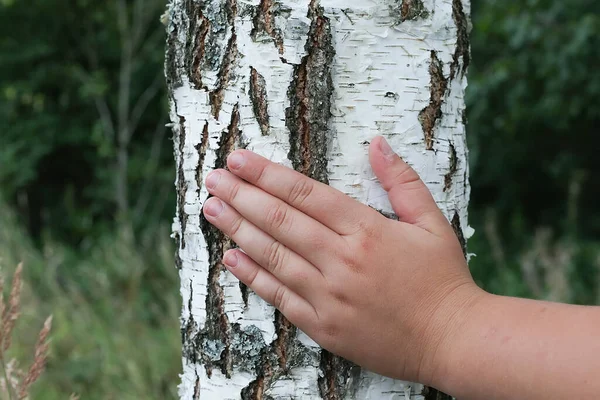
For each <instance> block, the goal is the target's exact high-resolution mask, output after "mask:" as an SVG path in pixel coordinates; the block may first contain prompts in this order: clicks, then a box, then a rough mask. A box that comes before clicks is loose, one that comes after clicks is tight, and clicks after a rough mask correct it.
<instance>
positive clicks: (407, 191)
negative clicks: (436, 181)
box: [369, 136, 448, 233]
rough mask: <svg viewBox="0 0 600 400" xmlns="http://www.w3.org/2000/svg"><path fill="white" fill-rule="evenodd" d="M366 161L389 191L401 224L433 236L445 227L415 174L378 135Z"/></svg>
mask: <svg viewBox="0 0 600 400" xmlns="http://www.w3.org/2000/svg"><path fill="white" fill-rule="evenodd" d="M369 159H370V161H371V167H372V168H373V172H375V175H376V176H377V178H378V179H379V181H380V182H381V185H382V186H383V188H384V189H385V191H386V192H388V197H389V199H390V202H391V203H392V207H393V209H394V212H395V213H396V215H397V216H398V217H399V218H400V220H401V221H402V222H406V223H409V224H413V225H417V226H418V227H420V228H423V229H425V230H427V231H429V232H432V233H436V232H439V231H440V230H441V229H445V228H442V227H446V226H447V225H448V221H447V220H446V217H444V215H443V214H442V212H441V211H440V209H439V208H438V206H437V205H436V204H435V201H434V200H433V196H432V195H431V192H429V189H428V188H427V186H425V184H424V183H423V181H422V180H421V178H419V175H418V174H417V172H416V171H415V170H414V169H412V168H411V167H410V166H409V165H408V164H407V163H405V162H404V161H402V159H401V158H400V157H399V156H398V155H397V154H396V153H394V151H393V150H392V148H391V147H390V145H389V144H388V142H387V141H386V140H385V139H384V138H383V137H381V136H378V137H376V138H375V139H373V141H372V142H371V146H370V148H369Z"/></svg>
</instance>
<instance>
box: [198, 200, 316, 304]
mask: <svg viewBox="0 0 600 400" xmlns="http://www.w3.org/2000/svg"><path fill="white" fill-rule="evenodd" d="M203 212H204V215H205V217H206V219H207V220H208V222H210V223H211V224H213V225H214V226H216V227H217V228H218V229H220V230H221V231H222V232H223V233H225V234H226V235H227V236H229V237H230V238H231V239H232V240H233V241H234V242H235V243H237V244H238V246H240V247H241V248H242V250H244V252H245V253H246V254H248V255H249V256H250V257H251V258H252V259H253V260H254V261H256V262H257V263H258V264H259V265H261V266H262V267H264V268H265V269H266V270H267V271H269V272H270V273H271V274H273V275H274V276H275V277H276V278H277V279H278V280H280V281H281V282H282V283H283V284H284V285H286V286H288V287H289V288H291V289H292V290H294V291H295V292H296V293H298V294H299V295H300V296H302V297H304V298H309V297H311V296H314V294H315V292H316V291H317V292H318V291H319V290H324V285H323V282H324V281H323V275H322V274H321V272H320V271H319V270H318V269H317V268H316V267H315V266H313V265H312V264H310V263H309V262H308V261H306V260H305V259H303V258H302V257H300V256H299V255H298V254H296V253H294V252H293V251H291V250H290V249H288V248H287V247H285V246H284V245H282V244H281V243H279V242H278V241H276V240H275V239H273V238H272V237H271V236H269V235H267V234H266V233H265V232H263V231H261V230H260V229H258V228H257V227H256V226H254V225H253V224H252V223H250V222H249V221H248V220H246V219H244V217H242V216H241V215H240V213H238V212H237V211H236V210H235V209H233V208H232V207H231V206H228V205H227V204H225V203H224V202H223V201H221V200H220V199H218V198H216V197H212V198H210V199H208V200H207V201H206V203H205V204H204V209H203Z"/></svg>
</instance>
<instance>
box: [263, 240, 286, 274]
mask: <svg viewBox="0 0 600 400" xmlns="http://www.w3.org/2000/svg"><path fill="white" fill-rule="evenodd" d="M284 253H285V252H284V250H283V245H282V244H281V243H279V242H277V241H273V242H272V243H271V244H270V245H269V246H268V247H267V249H266V254H265V260H266V262H267V265H266V267H267V269H268V270H269V271H271V272H272V273H276V272H277V271H279V270H281V267H282V265H283V262H284V257H285V255H284Z"/></svg>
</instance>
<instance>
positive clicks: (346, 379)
mask: <svg viewBox="0 0 600 400" xmlns="http://www.w3.org/2000/svg"><path fill="white" fill-rule="evenodd" d="M319 369H320V370H321V371H322V374H319V379H318V385H319V392H320V394H321V397H322V398H323V399H324V400H343V399H345V398H347V397H350V398H354V397H355V394H356V390H357V389H358V386H357V385H358V382H359V377H360V367H359V366H357V365H355V364H353V363H351V362H350V361H347V360H344V359H343V358H341V357H338V356H335V355H333V354H331V353H330V352H328V351H327V350H321V362H320V364H319ZM350 383H352V386H351V387H350V386H349V384H350Z"/></svg>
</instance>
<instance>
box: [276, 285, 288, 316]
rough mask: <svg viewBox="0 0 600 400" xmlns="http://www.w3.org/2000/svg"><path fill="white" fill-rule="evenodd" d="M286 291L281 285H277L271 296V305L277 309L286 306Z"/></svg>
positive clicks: (280, 309)
mask: <svg viewBox="0 0 600 400" xmlns="http://www.w3.org/2000/svg"><path fill="white" fill-rule="evenodd" d="M287 298H288V293H287V290H286V288H285V286H283V285H279V286H278V287H277V289H275V294H274V297H273V306H275V308H277V309H278V310H279V311H282V312H283V310H284V309H285V308H286V304H287Z"/></svg>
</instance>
